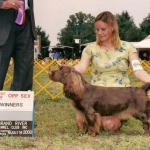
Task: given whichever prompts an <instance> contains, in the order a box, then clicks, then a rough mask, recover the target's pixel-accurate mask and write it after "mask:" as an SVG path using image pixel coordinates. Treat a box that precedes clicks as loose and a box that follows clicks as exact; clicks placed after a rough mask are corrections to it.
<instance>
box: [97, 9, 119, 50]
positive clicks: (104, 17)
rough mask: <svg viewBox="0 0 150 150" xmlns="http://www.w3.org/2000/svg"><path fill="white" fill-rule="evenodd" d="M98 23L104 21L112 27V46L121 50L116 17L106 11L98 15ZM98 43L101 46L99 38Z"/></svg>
mask: <svg viewBox="0 0 150 150" xmlns="http://www.w3.org/2000/svg"><path fill="white" fill-rule="evenodd" d="M97 21H103V22H104V23H106V24H108V25H110V26H111V27H112V37H111V41H112V44H113V45H114V47H115V48H120V37H119V31H118V23H117V20H116V18H115V16H114V15H113V14H112V13H111V12H109V11H104V12H102V13H100V14H98V15H97V17H96V18H95V23H96V22H97ZM96 42H97V44H99V45H100V44H101V43H100V40H99V38H98V37H96Z"/></svg>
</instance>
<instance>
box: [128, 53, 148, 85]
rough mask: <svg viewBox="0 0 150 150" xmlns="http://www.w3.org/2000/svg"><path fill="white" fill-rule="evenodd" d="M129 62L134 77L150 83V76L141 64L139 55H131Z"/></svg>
mask: <svg viewBox="0 0 150 150" xmlns="http://www.w3.org/2000/svg"><path fill="white" fill-rule="evenodd" d="M129 61H130V65H131V67H132V70H133V73H134V75H135V76H136V77H137V78H138V79H139V80H141V81H143V82H148V83H150V75H149V74H148V73H147V72H146V71H145V70H144V69H143V67H142V65H141V64H140V61H139V57H138V54H137V53H130V54H129Z"/></svg>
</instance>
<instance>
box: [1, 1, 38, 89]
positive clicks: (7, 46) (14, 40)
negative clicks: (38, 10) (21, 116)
mask: <svg viewBox="0 0 150 150" xmlns="http://www.w3.org/2000/svg"><path fill="white" fill-rule="evenodd" d="M35 37H36V34H35V22H34V12H33V0H0V90H2V89H3V85H4V81H5V77H6V74H7V70H8V66H9V62H10V59H11V57H13V60H14V75H13V81H12V84H11V87H10V90H12V91H16V90H17V91H26V90H31V89H32V82H33V81H32V76H33V60H34V39H35Z"/></svg>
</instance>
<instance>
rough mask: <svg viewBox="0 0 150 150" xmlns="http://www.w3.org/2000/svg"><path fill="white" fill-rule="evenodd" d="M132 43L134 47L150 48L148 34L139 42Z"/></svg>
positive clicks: (149, 36)
mask: <svg viewBox="0 0 150 150" xmlns="http://www.w3.org/2000/svg"><path fill="white" fill-rule="evenodd" d="M133 45H134V46H135V47H136V48H142V49H150V35H148V36H147V37H146V38H145V39H144V40H142V41H140V42H135V43H133Z"/></svg>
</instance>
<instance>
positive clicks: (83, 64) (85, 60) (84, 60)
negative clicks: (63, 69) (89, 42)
mask: <svg viewBox="0 0 150 150" xmlns="http://www.w3.org/2000/svg"><path fill="white" fill-rule="evenodd" d="M89 64H90V57H89V56H88V55H87V54H86V53H84V54H82V56H81V60H80V62H79V63H78V64H77V65H75V66H74V68H75V70H76V71H78V72H80V73H81V74H83V73H85V72H86V70H87V68H88V66H89Z"/></svg>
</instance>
